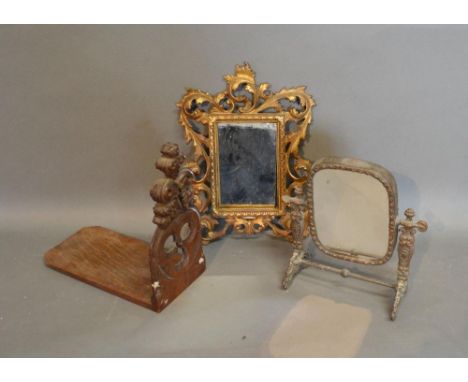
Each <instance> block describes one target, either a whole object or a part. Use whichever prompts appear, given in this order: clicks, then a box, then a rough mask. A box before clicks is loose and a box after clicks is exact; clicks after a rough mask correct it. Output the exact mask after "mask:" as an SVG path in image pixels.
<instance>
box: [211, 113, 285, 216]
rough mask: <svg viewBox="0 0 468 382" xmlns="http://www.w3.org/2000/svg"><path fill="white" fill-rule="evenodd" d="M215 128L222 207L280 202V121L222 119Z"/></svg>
mask: <svg viewBox="0 0 468 382" xmlns="http://www.w3.org/2000/svg"><path fill="white" fill-rule="evenodd" d="M215 130H217V132H216V133H217V139H218V147H219V150H218V161H219V167H218V169H219V173H218V180H219V199H220V200H219V202H220V206H219V207H220V208H222V207H223V206H229V205H264V206H272V207H275V206H277V205H278V203H277V200H276V196H277V192H276V188H277V187H276V180H277V177H276V171H277V166H278V162H277V160H276V153H277V147H278V142H277V138H278V136H279V135H278V124H277V123H272V122H235V121H233V122H220V123H217V124H216V126H215Z"/></svg>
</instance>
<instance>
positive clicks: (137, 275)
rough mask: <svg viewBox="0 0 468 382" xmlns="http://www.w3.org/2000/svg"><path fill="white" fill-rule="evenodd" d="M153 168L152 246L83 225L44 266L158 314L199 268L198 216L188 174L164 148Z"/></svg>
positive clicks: (172, 148) (172, 150)
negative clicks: (155, 174)
mask: <svg viewBox="0 0 468 382" xmlns="http://www.w3.org/2000/svg"><path fill="white" fill-rule="evenodd" d="M161 153H162V157H161V158H160V159H159V160H158V161H157V162H156V168H158V169H160V170H161V171H163V172H164V174H165V175H166V176H167V178H166V179H161V180H158V181H157V182H156V184H155V185H154V186H153V188H152V189H151V197H152V198H153V199H154V200H155V201H156V205H155V207H154V219H153V222H154V223H155V224H156V225H157V226H158V227H157V228H156V231H155V233H154V236H153V240H152V241H151V244H148V243H147V242H145V241H143V240H139V239H136V238H133V237H129V236H126V235H122V234H120V233H117V232H115V231H112V230H110V229H107V228H103V227H85V228H82V229H80V230H79V231H78V232H76V233H75V234H74V235H72V236H70V237H69V238H67V239H66V240H65V241H63V242H62V243H61V244H59V245H57V246H56V247H54V248H52V249H51V250H49V251H47V253H46V254H45V255H44V261H45V263H46V265H47V266H49V267H50V268H53V269H55V270H57V271H60V272H62V273H65V274H67V275H69V276H72V277H75V278H77V279H79V280H81V281H84V282H86V283H88V284H91V285H93V286H95V287H97V288H100V289H103V290H105V291H107V292H109V293H112V294H115V295H117V296H119V297H122V298H125V299H127V300H129V301H131V302H134V303H136V304H139V305H142V306H144V307H146V308H150V309H152V310H155V311H156V312H160V311H161V310H163V309H164V308H165V307H166V306H167V305H168V304H169V303H170V302H172V301H173V300H174V299H175V298H176V297H177V296H178V295H179V294H180V293H182V292H183V291H184V290H185V289H186V288H187V287H188V286H189V285H190V284H191V283H192V282H193V281H194V280H195V279H196V278H197V277H198V276H199V275H200V274H201V273H202V272H203V271H204V270H205V257H204V255H203V252H202V249H201V244H202V241H201V232H200V226H201V224H200V216H199V214H198V212H197V211H196V210H195V209H194V208H193V207H191V205H192V195H193V192H192V181H193V174H192V173H191V171H190V170H188V169H181V166H182V163H183V162H184V159H185V158H184V156H183V155H180V154H179V148H178V146H177V145H175V144H168V143H167V144H164V145H163V147H162V149H161Z"/></svg>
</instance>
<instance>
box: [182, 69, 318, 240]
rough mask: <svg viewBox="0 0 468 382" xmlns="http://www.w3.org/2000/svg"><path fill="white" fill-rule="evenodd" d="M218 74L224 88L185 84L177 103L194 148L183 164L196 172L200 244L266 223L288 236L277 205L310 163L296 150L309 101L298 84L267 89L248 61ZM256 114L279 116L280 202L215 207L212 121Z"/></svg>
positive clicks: (286, 216) (287, 221) (284, 214)
mask: <svg viewBox="0 0 468 382" xmlns="http://www.w3.org/2000/svg"><path fill="white" fill-rule="evenodd" d="M224 79H225V81H226V89H225V90H224V91H221V92H219V93H217V94H214V95H212V94H209V93H207V92H204V91H201V90H197V89H187V91H186V93H185V94H184V96H183V97H182V99H181V100H180V101H179V102H178V104H177V106H178V109H179V122H180V124H181V126H182V128H183V129H184V133H185V139H186V141H187V142H188V143H192V145H193V148H194V155H193V159H192V160H191V161H188V162H187V163H186V166H187V167H188V168H190V169H191V170H192V171H193V172H194V173H195V174H196V180H195V183H194V185H193V188H194V203H195V207H196V208H197V209H198V211H200V214H201V224H202V230H203V241H204V243H205V244H206V243H208V242H210V241H212V240H216V239H218V238H220V237H222V236H224V235H225V234H227V233H228V232H230V231H232V230H234V231H237V232H240V233H245V234H255V233H259V232H261V231H263V230H265V229H267V228H269V229H271V230H272V231H273V232H274V233H275V234H276V235H278V236H280V237H284V238H288V239H291V216H290V213H289V212H288V211H286V210H285V209H284V208H283V204H282V203H283V201H282V197H283V196H285V195H289V196H293V195H294V194H295V192H296V190H298V189H300V188H302V187H303V185H304V184H305V182H306V180H307V173H308V171H309V170H310V167H311V163H310V162H309V161H308V160H307V159H304V158H303V157H302V156H301V154H300V148H301V146H302V143H303V141H304V140H305V139H306V137H307V136H308V129H309V126H310V123H311V121H312V108H313V106H314V105H315V103H314V101H313V99H312V97H311V96H310V95H309V94H307V93H306V88H305V87H304V86H300V87H295V88H285V89H281V90H280V91H278V92H276V93H275V92H272V91H271V90H269V87H270V85H269V84H268V83H260V84H257V83H256V80H255V73H254V71H253V70H252V69H251V67H250V65H249V64H244V65H237V66H236V67H235V73H234V75H226V76H225V77H224ZM261 116H265V117H264V118H267V119H269V118H279V117H280V116H281V118H282V119H283V123H282V124H281V128H280V129H279V132H280V135H281V139H282V142H281V146H277V147H279V148H281V150H283V151H282V152H281V153H279V154H280V155H279V157H277V162H279V163H280V166H281V168H280V171H279V173H281V178H280V177H279V176H277V181H279V182H281V189H280V191H281V193H280V194H278V195H277V203H278V207H280V208H278V210H277V211H271V209H270V210H269V211H268V209H262V208H259V207H255V206H254V207H252V208H250V209H246V208H244V207H242V208H243V210H241V209H237V208H234V209H231V211H226V210H222V211H221V210H220V209H219V208H217V204H216V200H215V199H214V198H215V197H216V195H218V194H219V187H217V186H216V183H215V179H214V174H215V173H214V171H215V170H216V168H215V164H214V159H215V155H214V154H213V151H214V150H216V147H215V143H216V142H215V141H214V135H213V123H214V121H216V119H217V118H218V119H219V118H226V120H245V121H252V119H255V118H260V117H261ZM210 126H211V127H210ZM278 175H279V174H278ZM213 207H214V208H213Z"/></svg>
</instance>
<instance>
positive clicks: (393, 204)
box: [307, 157, 398, 265]
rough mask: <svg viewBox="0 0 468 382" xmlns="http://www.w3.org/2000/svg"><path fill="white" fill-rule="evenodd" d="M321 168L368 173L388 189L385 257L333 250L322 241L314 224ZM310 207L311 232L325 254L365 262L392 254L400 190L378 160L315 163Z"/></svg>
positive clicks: (332, 159) (373, 262) (379, 261)
mask: <svg viewBox="0 0 468 382" xmlns="http://www.w3.org/2000/svg"><path fill="white" fill-rule="evenodd" d="M321 170H342V171H351V172H355V173H359V174H364V175H369V176H371V177H373V178H374V179H376V180H377V181H379V182H380V183H381V184H382V186H383V187H384V188H385V190H386V191H387V195H388V216H389V219H388V243H387V252H386V253H385V255H384V256H383V257H380V258H377V257H375V258H374V257H371V256H365V255H362V254H359V253H351V252H348V251H345V250H339V249H335V248H333V249H331V248H329V247H327V246H325V245H323V244H322V242H321V241H320V238H319V235H318V234H317V227H316V224H315V214H314V187H313V182H314V175H315V174H317V173H318V172H319V171H321ZM307 209H308V212H309V213H308V219H309V226H308V229H309V233H310V236H311V237H312V240H313V241H314V243H315V244H316V245H317V247H318V248H319V249H320V250H321V251H322V252H323V253H325V254H326V255H328V256H332V257H335V258H338V259H341V260H346V261H351V262H354V263H358V264H365V265H379V264H384V263H386V262H387V261H388V260H390V258H391V257H392V255H393V252H394V249H395V244H396V237H397V221H396V219H397V216H398V191H397V185H396V181H395V178H394V177H393V175H392V174H391V173H390V172H389V171H388V170H387V169H385V168H383V167H382V166H379V165H377V164H375V163H371V162H365V161H361V160H359V159H348V158H336V157H327V158H321V159H319V160H317V161H316V162H314V164H313V165H312V169H311V171H310V175H309V179H308V181H307Z"/></svg>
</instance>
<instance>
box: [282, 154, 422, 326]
mask: <svg viewBox="0 0 468 382" xmlns="http://www.w3.org/2000/svg"><path fill="white" fill-rule="evenodd" d="M323 169H336V170H348V171H353V172H358V173H362V174H366V175H370V176H373V177H374V178H375V179H377V180H379V181H380V182H381V183H382V184H383V185H384V187H385V188H386V189H387V192H388V195H389V212H390V217H389V219H390V221H389V243H388V251H387V253H386V255H385V256H384V257H382V258H371V257H369V256H363V255H362V254H359V253H350V252H346V251H336V250H334V249H331V248H327V247H325V246H324V245H323V244H322V243H321V242H320V240H319V239H318V236H317V230H316V226H315V222H314V209H313V176H314V174H315V173H317V172H318V171H320V170H323ZM306 193H307V195H306V200H304V198H303V197H302V195H301V194H298V195H297V196H296V197H292V198H291V197H286V200H285V202H286V203H287V204H288V207H289V210H290V213H291V216H292V224H291V227H292V235H293V238H292V239H293V240H292V245H293V254H292V256H291V258H290V260H289V265H288V268H287V269H286V273H285V275H284V278H283V282H282V286H283V289H288V288H289V287H290V286H291V283H292V281H293V279H294V277H295V276H296V275H297V274H298V273H299V272H300V271H301V269H303V268H305V267H314V268H316V269H319V270H322V271H329V272H334V273H338V274H340V275H341V276H342V277H351V278H355V279H358V280H362V281H368V282H371V283H374V284H378V285H382V286H386V287H389V288H392V289H394V290H395V298H394V300H393V306H392V309H391V312H390V318H391V319H392V320H395V319H396V316H397V312H398V308H399V306H400V302H401V299H402V297H403V296H404V295H405V293H406V290H407V287H408V276H409V267H410V263H411V259H412V257H413V254H414V248H415V242H416V232H418V231H419V232H425V231H427V229H428V224H427V223H426V222H425V221H424V220H419V221H416V222H415V221H413V218H414V216H415V212H414V211H413V210H412V209H411V208H408V209H406V210H405V219H404V220H401V221H397V214H398V208H397V188H396V182H395V179H394V178H393V176H392V174H391V173H389V172H388V171H387V170H386V169H384V168H383V167H381V166H378V165H376V164H373V163H369V162H363V161H359V160H356V159H351V160H350V159H345V158H322V159H319V160H318V161H316V162H315V163H314V165H313V167H312V170H311V173H310V176H309V179H308V181H307V187H306ZM307 212H308V217H307ZM305 215H306V218H305V219H304V216H305ZM305 222H306V223H308V224H307V226H308V229H309V233H310V235H311V237H312V240H313V241H314V243H315V244H316V245H317V246H318V248H319V249H320V250H321V251H322V252H323V253H325V254H326V255H329V256H332V257H335V258H338V259H341V260H345V261H350V262H354V263H359V264H365V265H378V264H383V263H385V262H387V261H388V260H389V259H390V258H391V256H392V255H393V252H394V249H395V244H396V241H397V236H398V233H399V238H398V269H397V281H396V283H390V282H387V281H384V280H379V279H377V278H373V277H369V276H367V275H362V274H360V273H357V272H353V271H351V270H349V269H348V268H340V267H336V266H333V265H328V264H323V263H321V262H319V261H315V260H313V259H312V258H311V255H309V254H308V253H307V251H306V250H305V249H304V245H303V238H304V236H303V232H304V228H306V229H307V227H304V223H305Z"/></svg>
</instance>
